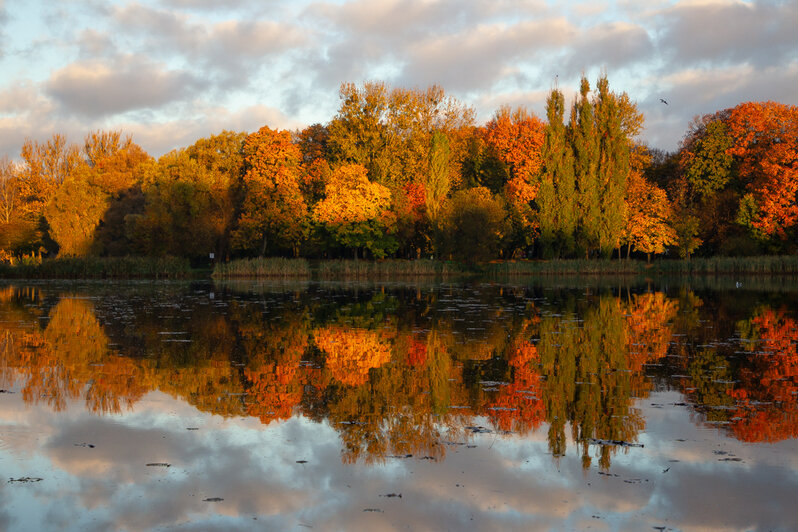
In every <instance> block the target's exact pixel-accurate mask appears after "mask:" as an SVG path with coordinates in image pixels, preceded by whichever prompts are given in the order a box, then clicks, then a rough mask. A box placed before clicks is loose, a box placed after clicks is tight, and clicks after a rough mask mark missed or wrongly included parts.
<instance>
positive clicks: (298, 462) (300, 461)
mask: <svg viewBox="0 0 798 532" xmlns="http://www.w3.org/2000/svg"><path fill="white" fill-rule="evenodd" d="M296 463H297V464H307V463H308V461H307V460H297V461H296Z"/></svg>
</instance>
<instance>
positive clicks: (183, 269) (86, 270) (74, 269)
mask: <svg viewBox="0 0 798 532" xmlns="http://www.w3.org/2000/svg"><path fill="white" fill-rule="evenodd" d="M192 275H193V272H192V270H191V265H190V264H189V261H188V259H183V258H176V257H104V258H100V257H84V258H63V259H46V260H43V261H41V262H34V261H24V262H20V263H17V264H14V265H10V264H0V277H3V278H16V279H21V278H27V279H31V278H33V279H179V278H187V277H191V276H192Z"/></svg>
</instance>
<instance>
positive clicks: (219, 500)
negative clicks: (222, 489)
mask: <svg viewBox="0 0 798 532" xmlns="http://www.w3.org/2000/svg"><path fill="white" fill-rule="evenodd" d="M223 500H224V499H222V498H221V497H208V498H207V499H202V502H222V501H223Z"/></svg>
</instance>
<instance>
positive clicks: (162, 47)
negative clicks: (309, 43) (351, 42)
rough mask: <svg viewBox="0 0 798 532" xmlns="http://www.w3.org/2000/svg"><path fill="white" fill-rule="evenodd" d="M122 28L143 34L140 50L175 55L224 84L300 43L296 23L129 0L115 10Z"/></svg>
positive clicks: (300, 33)
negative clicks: (196, 13) (220, 17)
mask: <svg viewBox="0 0 798 532" xmlns="http://www.w3.org/2000/svg"><path fill="white" fill-rule="evenodd" d="M114 20H115V22H116V24H117V26H118V28H119V30H120V31H122V32H127V33H129V34H131V35H134V36H138V37H140V38H141V39H143V41H144V42H143V43H142V44H141V45H140V46H141V50H142V52H144V51H146V52H147V53H149V54H151V55H154V56H161V57H164V58H176V59H179V60H182V61H184V62H185V63H186V64H187V65H191V66H192V67H193V68H194V69H202V70H203V73H202V74H203V77H205V78H206V79H207V78H209V77H210V78H213V77H214V76H216V77H217V78H218V79H220V80H221V81H222V82H223V83H225V84H228V85H229V84H230V83H231V82H232V83H238V84H240V85H241V86H245V85H247V82H248V80H249V79H250V78H251V77H253V75H254V74H256V73H257V72H258V71H259V70H260V69H261V68H263V67H264V66H265V65H267V64H268V63H267V60H268V59H273V58H275V57H277V56H279V55H280V54H283V53H287V52H289V51H290V50H292V49H294V48H296V47H301V46H302V45H303V44H304V42H305V41H306V37H305V32H303V31H302V30H300V28H298V27H296V26H294V25H292V24H289V23H281V22H276V21H274V20H268V19H259V18H244V19H240V20H238V19H231V20H225V21H222V22H214V23H211V22H208V21H204V20H202V19H197V18H195V17H190V16H188V15H186V14H180V13H175V12H172V11H166V10H158V9H153V8H150V7H147V6H143V5H141V4H136V3H134V4H129V5H127V6H124V7H122V8H119V9H117V10H116V11H115V13H114Z"/></svg>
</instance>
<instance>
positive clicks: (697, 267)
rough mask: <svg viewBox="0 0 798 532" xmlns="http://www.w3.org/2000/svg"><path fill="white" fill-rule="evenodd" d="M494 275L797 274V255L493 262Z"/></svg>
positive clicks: (489, 268) (490, 271) (487, 268)
mask: <svg viewBox="0 0 798 532" xmlns="http://www.w3.org/2000/svg"><path fill="white" fill-rule="evenodd" d="M484 270H485V273H486V274H488V275H489V276H491V277H501V276H516V275H798V256H796V255H780V256H762V257H710V258H694V259H692V260H680V259H659V260H656V261H654V262H652V263H650V264H649V263H646V262H643V261H640V260H628V259H622V260H617V259H615V260H610V259H595V260H586V259H573V260H548V261H543V260H530V261H508V262H497V263H490V264H487V265H486V266H485V267H484Z"/></svg>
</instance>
